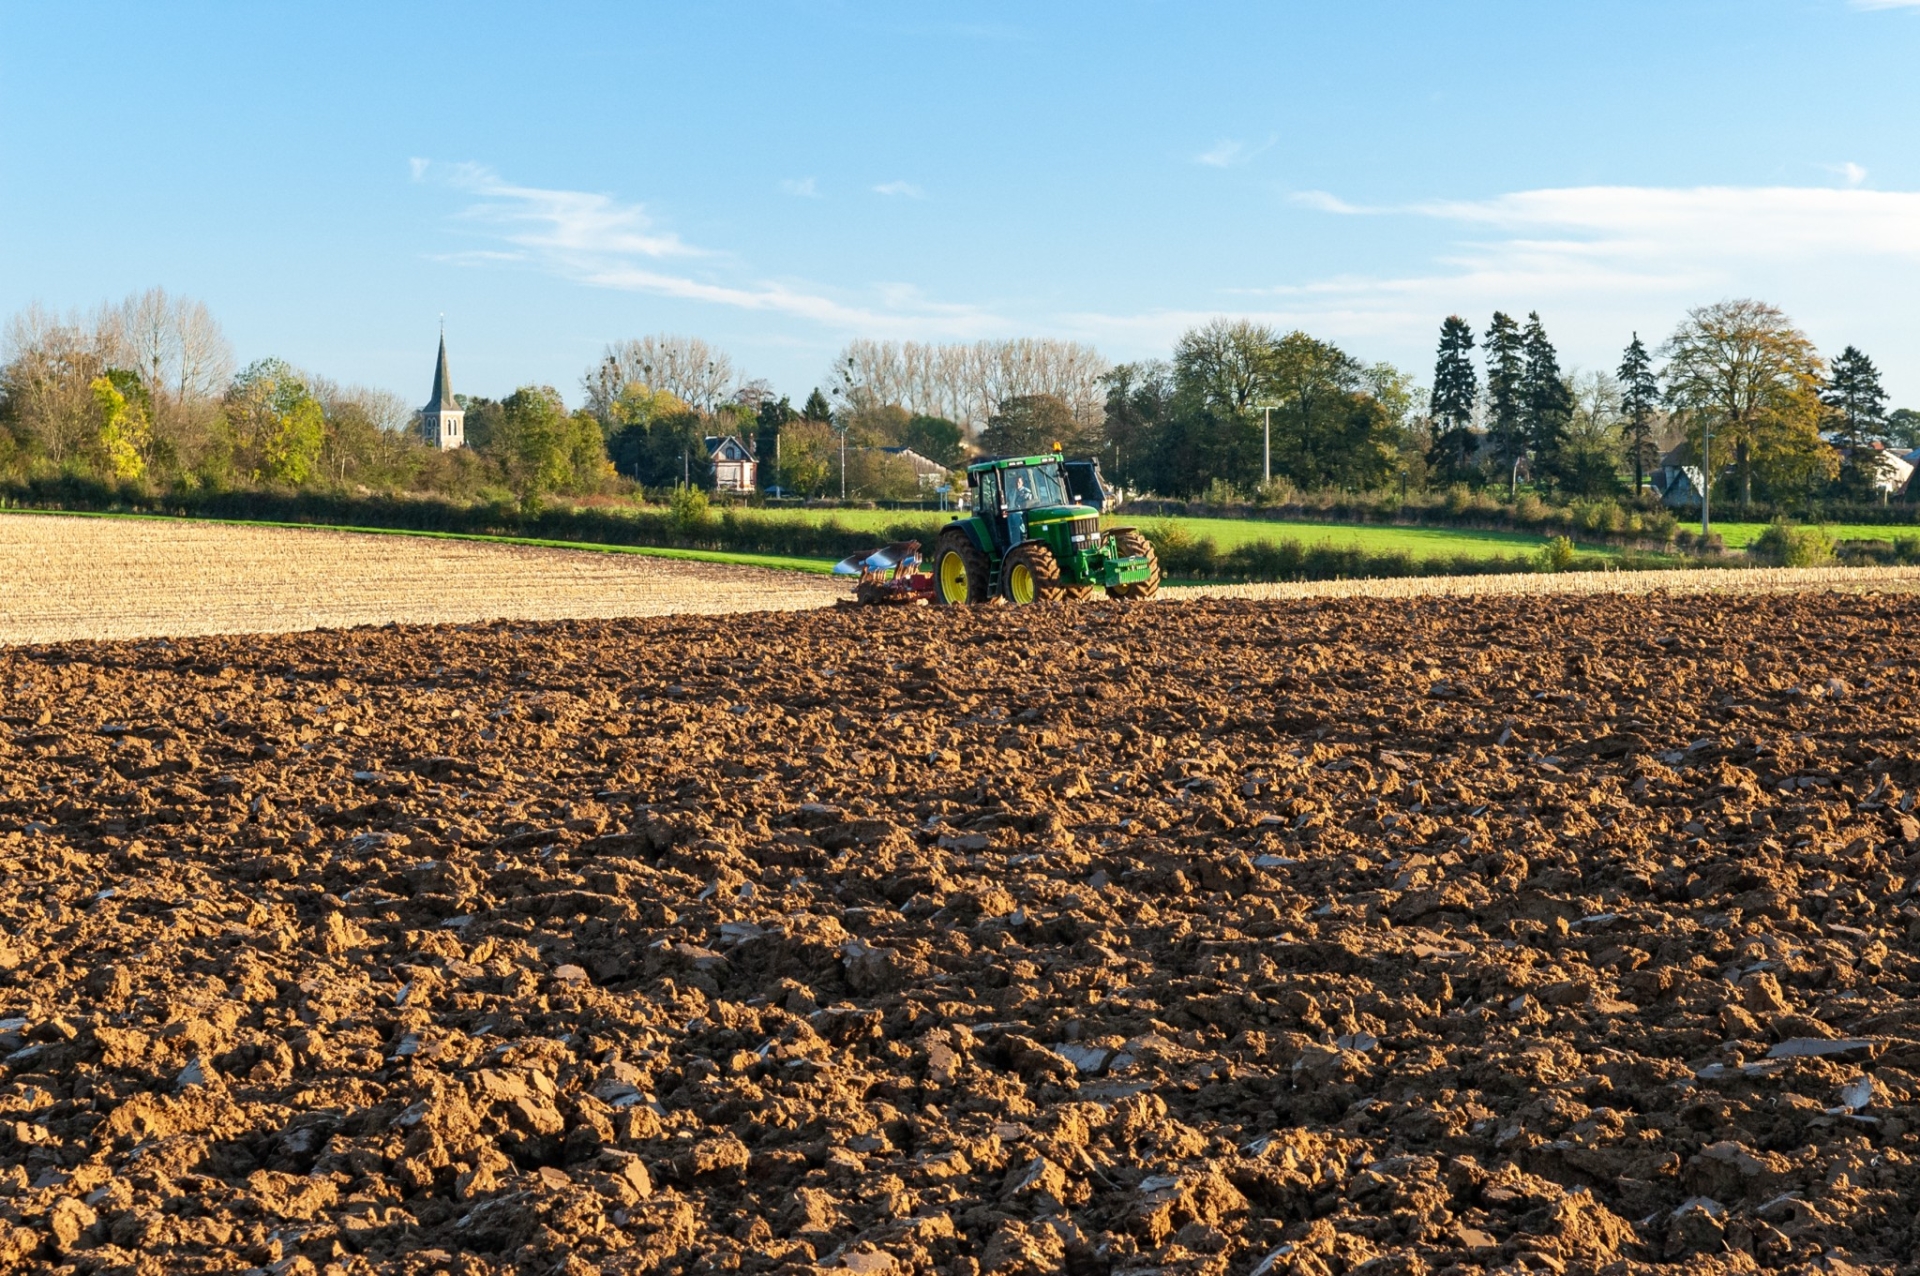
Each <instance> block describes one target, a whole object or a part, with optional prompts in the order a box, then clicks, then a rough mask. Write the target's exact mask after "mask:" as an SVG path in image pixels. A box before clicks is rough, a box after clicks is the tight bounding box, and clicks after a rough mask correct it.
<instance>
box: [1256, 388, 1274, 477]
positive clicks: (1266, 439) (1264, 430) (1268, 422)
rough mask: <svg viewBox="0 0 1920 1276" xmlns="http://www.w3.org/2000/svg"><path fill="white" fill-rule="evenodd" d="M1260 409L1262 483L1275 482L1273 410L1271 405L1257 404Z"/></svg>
mask: <svg viewBox="0 0 1920 1276" xmlns="http://www.w3.org/2000/svg"><path fill="white" fill-rule="evenodd" d="M1253 406H1254V407H1256V408H1259V409H1260V415H1261V426H1260V439H1261V442H1260V481H1261V482H1262V483H1271V482H1273V409H1274V405H1273V404H1271V403H1256V404H1254V405H1253Z"/></svg>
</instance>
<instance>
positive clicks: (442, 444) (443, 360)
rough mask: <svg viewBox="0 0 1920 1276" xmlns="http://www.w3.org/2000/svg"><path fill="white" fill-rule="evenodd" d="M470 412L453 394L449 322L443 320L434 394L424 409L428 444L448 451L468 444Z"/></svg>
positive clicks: (422, 416) (423, 426)
mask: <svg viewBox="0 0 1920 1276" xmlns="http://www.w3.org/2000/svg"><path fill="white" fill-rule="evenodd" d="M466 419H467V414H466V413H465V412H464V411H463V410H461V407H460V400H458V399H456V398H454V397H453V378H452V377H451V376H450V375H449V374H448V372H447V325H446V321H445V320H444V319H443V320H441V322H440V359H439V362H438V363H436V364H435V365H434V368H433V394H432V396H431V397H429V398H428V399H427V406H426V407H424V408H421V409H420V434H421V437H422V438H424V439H425V440H426V444H427V446H428V447H434V448H439V449H441V450H442V451H447V450H449V449H452V448H457V447H464V446H466V438H465V434H466Z"/></svg>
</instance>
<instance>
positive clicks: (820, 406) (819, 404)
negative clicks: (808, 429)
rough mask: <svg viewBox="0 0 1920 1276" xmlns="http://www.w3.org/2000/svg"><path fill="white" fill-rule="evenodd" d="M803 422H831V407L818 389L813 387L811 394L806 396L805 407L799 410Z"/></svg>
mask: <svg viewBox="0 0 1920 1276" xmlns="http://www.w3.org/2000/svg"><path fill="white" fill-rule="evenodd" d="M800 419H801V420H803V421H831V420H833V405H832V404H830V403H828V402H827V396H826V395H824V394H822V393H820V387H819V386H815V387H813V393H812V394H809V395H808V396H807V403H806V406H805V407H803V408H801V409H800Z"/></svg>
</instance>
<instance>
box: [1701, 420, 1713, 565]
mask: <svg viewBox="0 0 1920 1276" xmlns="http://www.w3.org/2000/svg"><path fill="white" fill-rule="evenodd" d="M1700 430H1701V433H1700V552H1701V553H1703V554H1704V553H1706V552H1707V536H1708V535H1709V534H1710V533H1711V532H1712V531H1713V519H1712V518H1711V517H1709V515H1708V512H1707V504H1708V501H1709V499H1710V497H1711V495H1712V492H1713V420H1712V418H1710V417H1706V416H1704V415H1703V416H1702V418H1701V424H1700Z"/></svg>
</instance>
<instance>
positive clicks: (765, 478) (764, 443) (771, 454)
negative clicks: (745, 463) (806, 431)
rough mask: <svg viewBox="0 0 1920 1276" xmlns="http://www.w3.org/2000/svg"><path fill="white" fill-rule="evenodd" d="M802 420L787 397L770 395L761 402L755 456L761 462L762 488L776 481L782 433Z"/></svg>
mask: <svg viewBox="0 0 1920 1276" xmlns="http://www.w3.org/2000/svg"><path fill="white" fill-rule="evenodd" d="M799 419H800V414H799V413H798V412H795V411H794V410H793V404H792V402H791V401H789V400H788V398H787V396H786V395H784V394H783V395H781V396H780V397H779V398H777V399H776V398H774V397H773V396H772V395H768V396H767V397H766V398H764V399H762V400H760V409H759V411H757V412H755V413H754V430H753V454H754V457H755V459H757V460H758V461H759V462H760V467H759V475H760V486H762V487H771V486H773V483H774V481H775V471H776V469H777V468H778V467H777V466H776V464H775V460H776V458H777V457H778V456H779V455H780V431H781V430H782V429H784V428H786V427H787V426H789V425H791V424H793V423H794V422H795V421H798V420H799Z"/></svg>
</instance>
